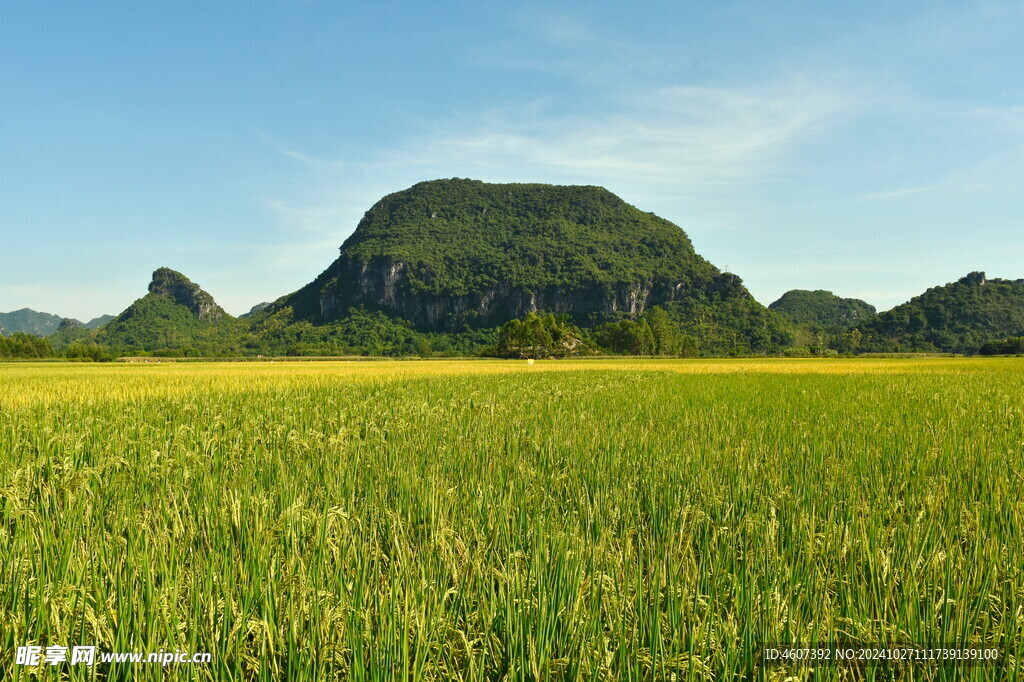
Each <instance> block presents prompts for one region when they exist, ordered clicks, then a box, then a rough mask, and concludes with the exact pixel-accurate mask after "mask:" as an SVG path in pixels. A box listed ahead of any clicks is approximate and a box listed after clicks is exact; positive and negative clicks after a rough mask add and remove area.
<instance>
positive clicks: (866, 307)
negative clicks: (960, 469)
mask: <svg viewBox="0 0 1024 682" xmlns="http://www.w3.org/2000/svg"><path fill="white" fill-rule="evenodd" d="M768 308H769V309H770V310H774V311H775V312H777V313H779V314H781V315H782V316H784V317H785V318H786V319H788V320H789V321H790V322H792V323H793V324H803V325H808V326H810V327H812V328H815V329H833V328H848V327H852V326H855V325H857V324H859V323H862V322H866V321H867V320H869V319H871V318H872V317H874V316H875V307H874V306H873V305H871V304H869V303H865V302H864V301H862V300H860V299H857V298H840V297H839V296H836V295H835V294H833V293H832V292H831V291H824V290H822V289H818V290H817V291H806V290H803V289H793V290H792V291H787V292H786V293H784V294H783V295H782V297H781V298H779V300H777V301H775V302H774V303H772V304H771V305H769V306H768Z"/></svg>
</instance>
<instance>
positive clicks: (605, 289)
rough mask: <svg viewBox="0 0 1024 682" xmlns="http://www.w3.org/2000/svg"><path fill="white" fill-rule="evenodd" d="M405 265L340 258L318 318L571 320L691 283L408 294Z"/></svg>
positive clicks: (630, 306) (437, 323) (447, 324)
mask: <svg viewBox="0 0 1024 682" xmlns="http://www.w3.org/2000/svg"><path fill="white" fill-rule="evenodd" d="M407 268H408V265H407V263H405V262H402V261H394V260H391V259H390V258H380V259H378V260H376V261H374V262H371V263H367V264H360V263H357V262H354V261H352V260H350V259H344V258H343V259H340V260H339V261H338V263H336V264H335V266H334V267H333V271H332V273H331V274H332V278H331V279H332V280H333V281H332V282H330V283H329V284H327V285H326V286H324V287H322V288H321V289H320V291H319V294H318V296H317V304H318V308H319V310H318V311H317V312H318V317H319V318H320V320H323V321H329V320H332V319H337V318H338V317H341V316H342V315H344V314H345V312H346V310H347V309H348V308H349V307H351V306H353V305H366V306H369V307H373V308H382V309H385V310H388V311H392V312H394V313H396V314H398V315H399V316H401V317H403V318H405V319H407V320H410V321H412V322H414V323H415V324H416V325H417V326H419V327H421V328H430V329H442V328H452V327H458V326H460V325H461V324H465V323H470V324H480V325H484V326H493V325H496V324H502V323H504V322H505V321H507V320H509V319H513V318H521V317H523V316H525V315H526V314H527V313H536V312H549V313H566V314H568V315H570V316H571V317H573V318H577V319H587V318H592V317H594V316H606V317H615V316H620V315H627V316H631V317H635V316H638V315H641V314H642V313H643V312H644V311H645V310H646V309H647V308H649V307H651V306H654V305H663V304H665V303H669V302H671V301H676V300H679V299H682V298H685V297H686V296H687V295H689V294H691V293H692V292H691V291H690V287H691V285H690V283H689V282H685V281H679V282H653V281H651V280H646V281H639V282H616V283H613V284H607V283H601V282H591V283H581V284H578V285H575V286H566V285H548V286H543V287H536V288H529V287H523V286H517V285H515V284H513V283H511V282H508V281H503V282H498V283H496V284H493V285H491V286H488V287H485V288H483V289H481V290H480V291H476V292H472V293H466V294H462V295H437V294H430V293H413V292H412V291H411V290H410V288H409V287H408V286H406V284H407V282H406V281H405V280H404V277H403V273H404V272H405V271H406V270H407Z"/></svg>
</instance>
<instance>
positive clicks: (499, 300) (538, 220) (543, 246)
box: [254, 179, 791, 351]
mask: <svg viewBox="0 0 1024 682" xmlns="http://www.w3.org/2000/svg"><path fill="white" fill-rule="evenodd" d="M656 305H657V306H664V307H665V308H666V310H669V311H670V312H671V314H672V316H673V319H675V320H676V321H677V322H678V323H679V324H682V325H687V326H689V327H691V328H694V329H697V328H700V329H702V330H703V331H706V332H708V336H709V338H711V337H713V338H714V341H713V343H712V346H713V347H714V348H716V349H722V348H730V349H739V348H745V349H748V350H759V351H769V350H771V349H773V348H777V347H779V345H780V344H782V345H785V344H787V343H788V342H789V341H791V335H788V334H787V331H786V327H787V326H788V323H787V322H786V321H785V320H784V319H783V318H781V317H778V316H776V315H775V314H774V313H770V312H769V311H767V310H766V309H765V308H764V307H763V306H761V305H760V304H759V303H757V302H756V301H754V300H753V298H751V297H750V294H749V293H748V292H747V290H746V288H745V287H744V286H743V284H742V281H741V280H740V279H739V278H738V277H736V276H735V275H732V274H729V273H723V272H721V271H719V270H718V269H717V268H716V267H714V266H713V265H712V264H710V263H709V262H707V261H706V260H704V259H703V258H701V257H700V256H699V255H697V253H696V252H695V251H694V248H693V245H692V244H691V243H690V240H689V238H688V237H687V236H686V234H685V233H684V232H683V231H682V230H681V229H680V228H679V227H677V226H676V225H673V224H672V223H670V222H668V221H666V220H663V219H661V218H658V217H657V216H655V215H653V214H651V213H645V212H643V211H640V210H638V209H636V208H634V207H633V206H630V205H629V204H627V203H625V202H624V201H622V200H621V199H620V198H618V197H617V196H615V195H614V194H612V193H611V192H609V191H607V190H605V189H603V188H600V187H572V186H553V185H540V184H487V183H483V182H479V181H476V180H460V179H453V180H435V181H430V182H423V183H420V184H418V185H415V186H413V187H411V188H409V189H407V190H404V191H401V192H397V193H395V194H391V195H388V196H387V197H384V198H383V199H382V200H381V201H379V202H378V203H377V204H376V205H374V206H373V207H372V208H371V209H370V210H369V211H367V213H366V215H365V216H364V218H363V220H362V221H361V222H360V223H359V225H358V227H357V228H356V230H355V232H354V233H353V234H352V236H351V237H349V239H348V240H346V241H345V243H344V244H343V245H342V247H341V256H340V257H339V258H338V259H337V260H336V261H335V262H334V264H332V265H331V266H330V267H329V268H328V269H327V270H326V271H324V272H323V273H322V274H321V275H320V276H319V277H317V278H316V280H314V281H313V282H312V283H310V284H309V285H307V286H306V287H304V288H303V289H301V290H299V291H298V292H296V293H295V294H292V295H289V296H286V297H284V298H282V299H280V300H279V301H277V302H275V303H274V304H272V305H271V306H269V307H268V308H267V309H265V310H264V311H262V312H261V313H257V314H256V315H254V319H258V318H260V317H261V316H267V315H272V314H274V313H276V312H278V311H281V310H283V309H291V311H292V316H293V320H294V321H305V322H309V323H311V324H313V325H323V324H326V323H331V322H336V321H339V320H343V319H345V318H346V317H347V316H348V315H349V311H350V310H351V309H352V308H354V307H360V306H365V307H366V308H368V309H373V310H380V311H382V312H384V313H386V314H388V315H389V316H392V317H394V318H398V319H402V320H407V321H408V322H410V323H411V324H412V325H413V327H414V328H415V329H417V330H418V331H421V332H453V331H459V330H465V329H488V328H491V329H493V328H496V327H497V326H499V325H502V324H504V323H505V322H507V321H508V320H512V319H520V318H524V317H525V316H526V315H527V314H529V313H531V312H547V313H554V314H563V315H566V316H568V318H569V319H570V320H571V321H572V322H573V323H575V324H577V325H580V326H582V327H590V326H593V325H597V324H602V323H605V322H610V321H615V320H618V319H623V318H634V317H636V316H639V315H641V314H642V313H643V312H644V311H645V310H647V309H648V308H650V307H651V306H656Z"/></svg>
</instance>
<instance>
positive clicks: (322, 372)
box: [0, 358, 1024, 681]
mask: <svg viewBox="0 0 1024 682" xmlns="http://www.w3.org/2000/svg"><path fill="white" fill-rule="evenodd" d="M0 472H2V473H0V678H5V679H32V678H35V677H36V676H39V677H40V678H42V679H83V680H85V679H89V680H92V679H96V680H107V679H110V680H114V679H202V680H222V679H232V680H282V679H296V680H330V679H347V680H396V679H397V680H737V679H739V680H761V679H771V680H780V681H781V680H783V679H795V680H812V679H813V680H840V679H851V680H852V679H867V680H872V679H877V680H888V679H908V680H918V679H920V680H933V679H935V680H947V679H948V680H953V679H971V680H975V679H977V680H989V679H1015V678H1016V677H1017V676H1018V675H1019V669H1018V666H1019V665H1020V661H1021V660H1022V659H1024V359H1012V358H1008V359H990V358H984V359H983V358H967V359H862V360H857V359H854V360H719V361H712V360H661V361H653V360H652V361H632V360H580V361H552V362H538V363H537V364H535V365H533V366H527V365H526V363H525V362H522V361H516V362H513V361H449V362H445V361H404V362H403V361H395V362H385V361H362V362H315V363H280V362H278V363H234V364H231V363H223V364H214V363H196V364H185V363H177V364H175V363H163V364H139V365H129V364H113V365H70V364H49V365H43V364H38V365H32V364H8V365H0ZM828 640H841V641H843V642H849V643H853V644H862V645H866V644H871V643H889V644H894V643H911V642H914V643H929V642H931V643H955V644H960V645H967V644H969V645H972V646H987V647H998V648H999V649H1000V650H1001V651H1002V654H1003V663H1002V664H1001V665H999V666H996V667H971V668H965V667H938V666H935V665H929V664H925V665H921V666H916V667H899V666H888V667H887V666H874V665H872V666H866V667H863V666H862V667H849V666H848V667H837V666H816V667H815V666H808V665H804V666H803V667H792V666H790V667H786V666H778V667H771V668H766V667H763V665H762V663H761V659H760V658H759V652H760V651H761V649H760V647H759V644H760V643H762V642H785V643H796V642H812V641H818V642H820V641H828ZM90 644H91V645H95V646H97V647H98V649H100V650H102V651H120V652H125V651H141V652H155V651H158V650H165V651H173V650H181V651H187V652H209V653H210V654H211V661H210V662H209V663H206V664H185V663H180V664H179V663H173V664H170V665H169V666H168V667H166V668H161V667H160V666H159V665H158V664H128V663H121V664H118V663H108V664H99V663H97V664H96V665H94V666H91V667H88V666H84V665H75V666H71V665H68V664H61V665H58V666H50V665H48V664H46V663H44V662H41V663H40V664H39V665H37V666H25V665H18V664H17V662H16V660H15V651H16V649H17V648H18V647H20V646H26V645H35V646H41V647H43V648H44V649H45V648H46V647H49V646H69V647H70V646H73V645H90Z"/></svg>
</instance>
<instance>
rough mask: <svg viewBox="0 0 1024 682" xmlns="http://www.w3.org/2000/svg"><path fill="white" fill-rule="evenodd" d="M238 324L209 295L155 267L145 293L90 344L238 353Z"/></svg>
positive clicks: (240, 329)
mask: <svg viewBox="0 0 1024 682" xmlns="http://www.w3.org/2000/svg"><path fill="white" fill-rule="evenodd" d="M241 337H242V326H241V324H240V323H239V322H238V320H236V319H235V318H234V317H232V316H231V315H228V314H227V313H226V312H224V310H223V309H222V308H221V307H220V306H219V305H217V303H216V302H215V301H214V300H213V297H212V296H210V294H208V293H206V292H205V291H203V290H202V289H201V288H200V287H199V285H198V284H195V283H194V282H192V281H190V280H189V279H188V278H187V277H185V276H184V275H182V274H181V273H179V272H175V271H174V270H170V269H168V268H160V269H158V270H157V271H156V272H154V273H153V280H152V282H150V284H149V293H148V294H146V295H145V296H143V297H142V298H140V299H139V300H137V301H135V303H132V304H131V306H129V307H128V309H127V310H125V311H124V312H122V313H121V314H120V315H118V316H117V317H116V318H114V319H113V320H111V321H110V322H108V323H107V324H106V326H104V327H103V328H102V329H100V330H99V332H98V333H96V335H95V337H94V339H95V341H96V343H98V344H101V345H104V346H109V347H113V348H118V349H126V350H130V349H141V350H147V351H149V350H154V349H179V350H189V351H191V350H194V351H196V352H201V353H212V354H225V353H240V352H241V347H240V343H241Z"/></svg>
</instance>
